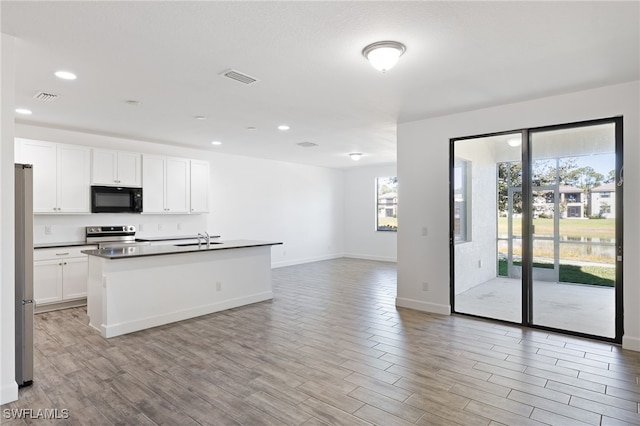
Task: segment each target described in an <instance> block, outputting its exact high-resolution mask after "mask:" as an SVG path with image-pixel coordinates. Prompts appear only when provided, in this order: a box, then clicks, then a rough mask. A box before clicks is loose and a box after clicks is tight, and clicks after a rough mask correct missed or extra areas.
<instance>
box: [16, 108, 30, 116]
mask: <svg viewBox="0 0 640 426" xmlns="http://www.w3.org/2000/svg"><path fill="white" fill-rule="evenodd" d="M16 112H17V113H18V114H22V115H31V110H30V109H26V108H16Z"/></svg>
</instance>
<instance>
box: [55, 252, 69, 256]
mask: <svg viewBox="0 0 640 426" xmlns="http://www.w3.org/2000/svg"><path fill="white" fill-rule="evenodd" d="M68 255H69V252H66V253H56V256H68Z"/></svg>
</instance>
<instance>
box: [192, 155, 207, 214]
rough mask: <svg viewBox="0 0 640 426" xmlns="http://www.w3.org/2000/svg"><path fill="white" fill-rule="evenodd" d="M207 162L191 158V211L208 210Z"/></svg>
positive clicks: (200, 211) (202, 211)
mask: <svg viewBox="0 0 640 426" xmlns="http://www.w3.org/2000/svg"><path fill="white" fill-rule="evenodd" d="M209 180H210V177H209V162H208V161H201V160H191V197H190V200H191V213H208V212H209Z"/></svg>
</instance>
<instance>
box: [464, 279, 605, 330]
mask: <svg viewBox="0 0 640 426" xmlns="http://www.w3.org/2000/svg"><path fill="white" fill-rule="evenodd" d="M521 288H522V285H521V281H520V279H513V278H504V277H496V278H494V279H492V280H489V281H486V282H484V283H482V284H479V285H477V286H475V287H473V288H471V289H469V290H467V291H465V292H463V293H460V294H458V295H456V300H455V310H456V312H460V313H466V314H473V315H479V316H482V317H487V318H494V319H500V320H505V321H511V322H518V323H519V322H520V321H521V318H522V313H521V311H522V308H521V304H522V303H521ZM533 323H534V324H536V325H542V326H547V327H553V328H558V329H562V330H568V331H575V332H580V333H587V334H592V335H595V336H601V337H609V338H613V337H615V290H614V288H612V287H601V286H593V285H583V284H571V283H555V282H546V281H534V283H533Z"/></svg>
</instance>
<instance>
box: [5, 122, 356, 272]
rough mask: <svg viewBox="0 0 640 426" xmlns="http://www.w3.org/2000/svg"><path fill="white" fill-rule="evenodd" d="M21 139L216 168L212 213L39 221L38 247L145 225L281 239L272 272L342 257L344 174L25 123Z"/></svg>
mask: <svg viewBox="0 0 640 426" xmlns="http://www.w3.org/2000/svg"><path fill="white" fill-rule="evenodd" d="M16 137H19V138H26V139H36V140H45V141H51V142H59V143H69V144H77V145H84V146H91V147H103V148H110V149H121V150H126V151H135V152H142V153H148V154H161V155H170V156H176V157H186V158H193V159H200V160H207V161H209V163H210V168H211V185H210V190H209V192H210V193H209V202H210V213H209V214H202V215H147V214H91V215H59V216H58V215H36V216H35V220H34V240H35V242H36V243H44V242H67V241H82V240H84V228H83V227H84V226H87V225H105V224H133V225H138V226H139V227H140V225H142V227H141V228H142V230H141V231H139V232H138V235H139V236H160V235H165V236H173V235H188V234H192V235H193V234H197V233H198V232H202V231H207V232H209V234H211V235H220V236H221V239H222V240H225V239H226V240H231V239H258V240H271V241H282V242H284V245H282V246H274V248H273V250H272V261H273V266H274V267H278V266H284V265H293V264H296V263H304V262H311V261H316V260H323V259H330V258H335V257H340V256H342V253H343V250H344V248H343V247H344V243H343V236H342V232H341V231H342V229H343V223H344V220H343V211H344V191H343V180H344V173H343V172H342V171H340V170H334V169H326V168H321V167H315V166H305V165H300V164H293V163H286V162H279V161H272V160H263V159H257V158H249V157H241V156H234V155H225V154H219V153H215V152H211V151H205V150H197V149H191V148H182V147H175V146H169V145H160V144H154V143H148V142H141V141H135V140H129V139H124V138H114V137H108V136H102V135H95V134H88V133H82V132H74V131H68V130H61V129H53V128H46V127H39V126H31V125H25V124H17V125H16ZM213 149H214V148H212V150H213ZM45 226H50V227H51V231H52V232H51V234H50V235H46V234H45V231H44V230H45Z"/></svg>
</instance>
